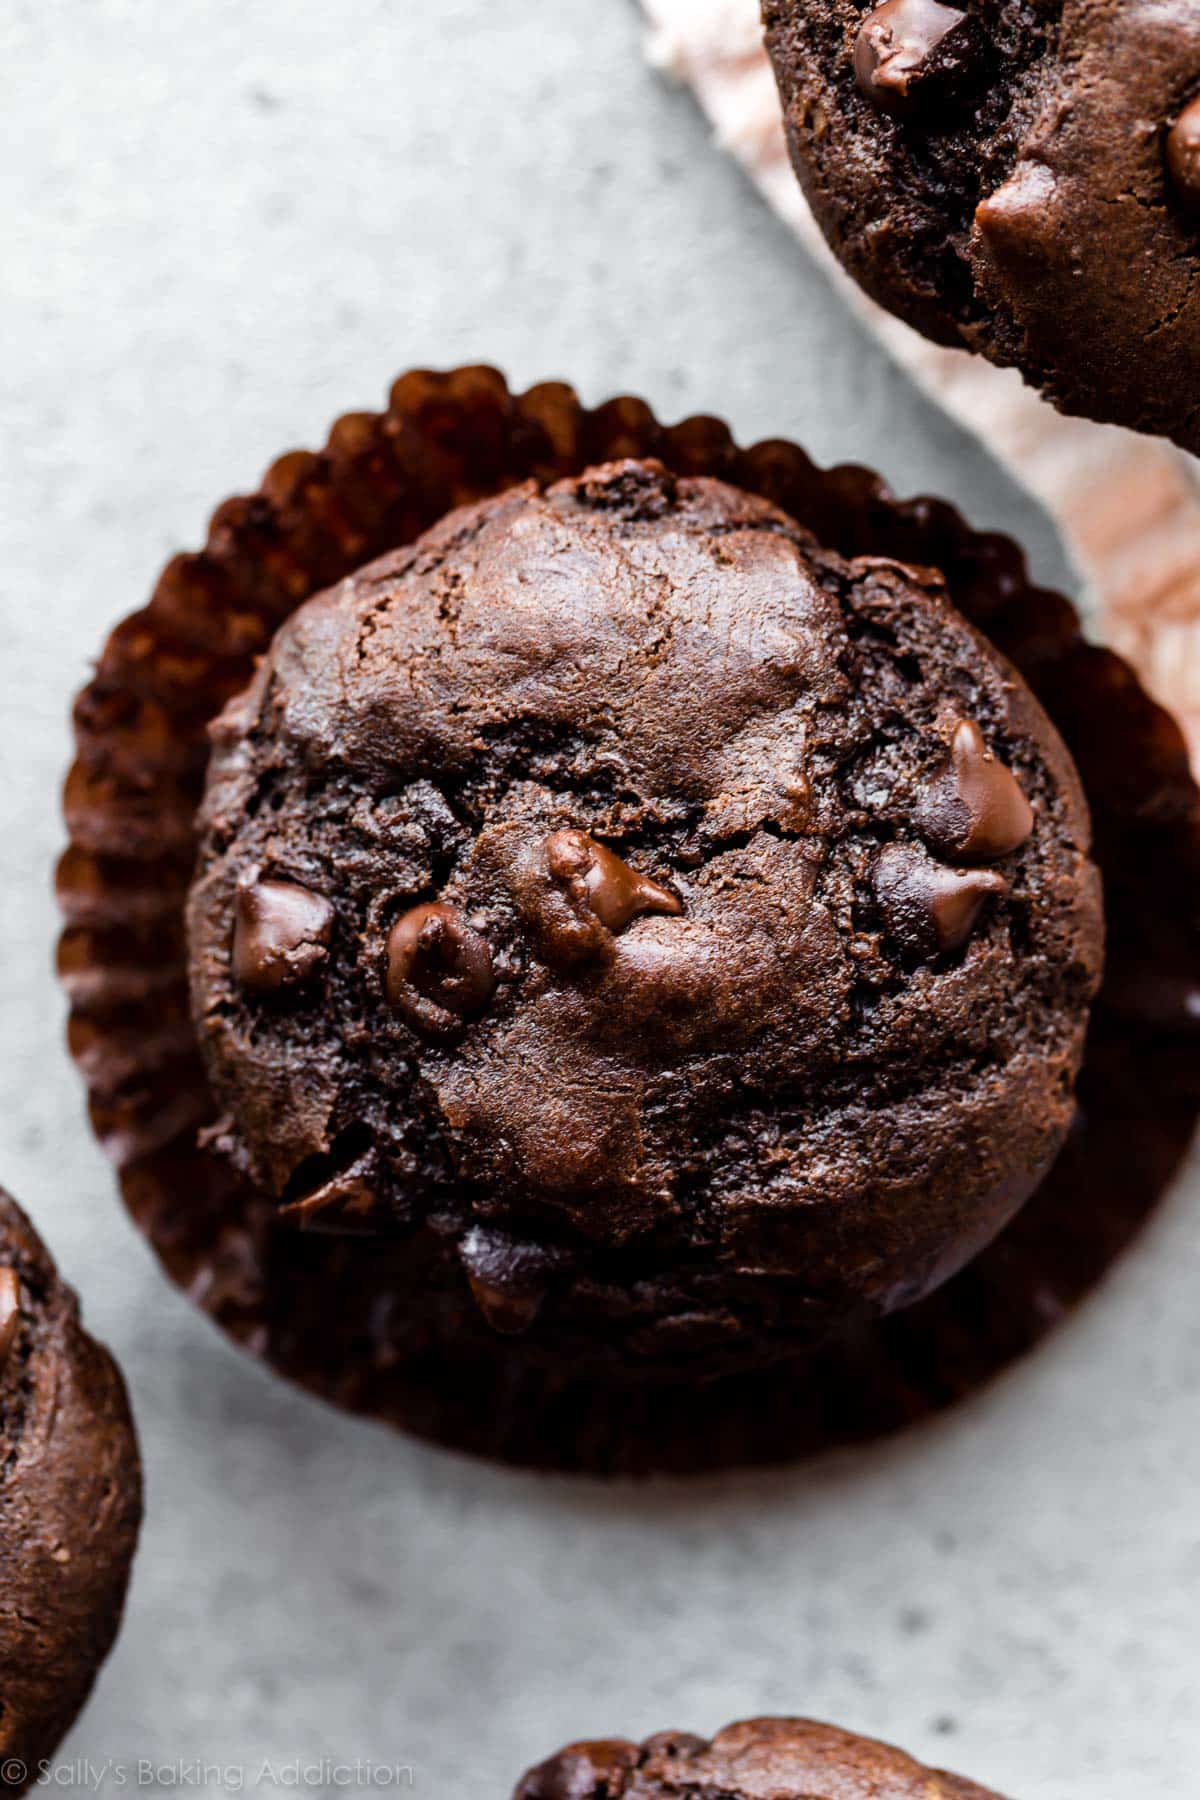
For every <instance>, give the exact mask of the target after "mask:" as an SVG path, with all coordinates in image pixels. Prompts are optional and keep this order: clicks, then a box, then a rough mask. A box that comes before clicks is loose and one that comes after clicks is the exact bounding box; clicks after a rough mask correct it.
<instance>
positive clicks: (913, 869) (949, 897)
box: [874, 844, 1009, 958]
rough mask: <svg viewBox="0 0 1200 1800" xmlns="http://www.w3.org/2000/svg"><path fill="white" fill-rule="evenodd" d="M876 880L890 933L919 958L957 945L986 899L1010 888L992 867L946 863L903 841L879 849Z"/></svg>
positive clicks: (964, 938) (967, 934)
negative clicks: (945, 864)
mask: <svg viewBox="0 0 1200 1800" xmlns="http://www.w3.org/2000/svg"><path fill="white" fill-rule="evenodd" d="M874 885H875V898H876V900H877V901H878V903H879V910H880V911H881V912H882V914H883V917H884V922H885V924H886V926H887V929H888V932H889V934H890V935H891V937H892V938H893V939H894V940H895V942H896V944H897V945H898V946H899V947H900V949H901V950H903V951H905V952H906V953H907V954H908V955H910V956H916V957H919V958H926V957H930V956H936V955H939V954H942V955H944V954H945V953H946V952H948V951H951V950H961V949H962V947H963V945H964V944H965V943H966V942H967V940H968V938H969V937H970V936H971V933H972V932H973V931H974V929H975V925H976V922H977V920H978V918H979V915H980V913H981V912H982V910H983V907H984V905H985V903H986V902H987V900H988V899H989V898H990V897H991V896H992V895H997V896H999V897H1003V896H1004V895H1006V894H1007V893H1008V891H1009V887H1008V882H1007V881H1006V880H1005V878H1004V876H1003V875H999V874H997V873H996V872H995V871H994V870H992V869H948V868H946V867H945V866H944V864H942V863H936V862H934V861H932V859H931V858H930V857H928V856H926V855H925V854H924V853H923V852H922V851H920V850H915V849H911V848H907V847H906V846H904V845H902V844H890V845H889V846H888V848H887V849H886V850H884V851H882V852H881V854H880V856H879V859H878V861H877V862H876V864H875V878H874Z"/></svg>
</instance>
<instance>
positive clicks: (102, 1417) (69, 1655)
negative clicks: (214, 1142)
mask: <svg viewBox="0 0 1200 1800" xmlns="http://www.w3.org/2000/svg"><path fill="white" fill-rule="evenodd" d="M140 1519H141V1466H140V1462H139V1458H138V1449H137V1441H136V1439H135V1437H134V1432H133V1424H132V1421H131V1419H130V1416H129V1406H128V1402H127V1400H126V1397H125V1388H124V1384H123V1382H122V1380H121V1377H120V1374H119V1373H118V1371H117V1368H116V1366H115V1364H114V1363H113V1361H112V1359H111V1358H110V1357H109V1355H108V1353H107V1351H105V1350H104V1349H102V1348H101V1346H100V1345H99V1344H96V1343H95V1342H93V1340H92V1339H91V1338H89V1337H88V1336H87V1335H86V1333H85V1332H84V1331H83V1330H82V1328H81V1326H80V1323H79V1308H78V1305H77V1303H76V1300H75V1296H74V1294H73V1293H72V1292H71V1290H70V1288H68V1287H66V1286H65V1285H64V1284H63V1282H61V1281H60V1280H59V1277H58V1274H57V1272H56V1270H55V1268H54V1264H53V1263H52V1261H51V1260H50V1257H49V1255H48V1253H47V1251H46V1249H45V1247H44V1245H43V1244H42V1243H41V1241H40V1240H39V1238H38V1237H37V1235H36V1233H35V1232H34V1230H33V1227H32V1226H31V1225H30V1223H29V1220H28V1219H27V1218H26V1217H25V1215H24V1214H23V1213H22V1212H21V1210H20V1208H19V1207H18V1206H17V1205H16V1204H15V1202H14V1201H13V1200H11V1199H10V1198H9V1196H8V1195H7V1194H6V1193H4V1192H3V1190H0V1670H2V1671H3V1704H0V1769H3V1770H5V1771H7V1768H9V1767H12V1766H13V1765H14V1764H18V1763H23V1764H24V1765H25V1766H26V1771H27V1775H28V1778H29V1780H30V1781H32V1779H33V1777H34V1775H35V1774H36V1770H37V1764H38V1762H39V1761H41V1760H42V1759H43V1758H45V1757H47V1756H49V1755H50V1753H51V1752H52V1751H53V1749H54V1748H55V1746H56V1744H57V1743H58V1741H59V1739H60V1738H61V1737H62V1735H63V1733H64V1732H65V1731H66V1729H67V1727H68V1726H69V1725H70V1724H71V1721H72V1720H73V1719H74V1717H75V1714H76V1713H77V1712H78V1710H79V1708H80V1707H81V1706H82V1704H83V1702H84V1700H85V1698H86V1696H87V1693H88V1690H89V1689H90V1687H91V1685H92V1681H93V1679H94V1677H95V1675H96V1672H97V1670H98V1669H99V1667H100V1664H101V1663H102V1661H103V1660H104V1657H105V1656H106V1655H107V1653H108V1650H109V1647H110V1645H111V1643H112V1640H113V1637H114V1635H115V1633H116V1629H117V1625H118V1623H119V1620H120V1617H121V1608H122V1605H123V1603H124V1598H125V1587H126V1583H127V1581H128V1578H129V1568H130V1563H131V1561H132V1558H133V1551H134V1546H135V1544H136V1541H137V1532H138V1525H139V1522H140ZM22 1785H23V1783H22V1782H17V1784H16V1788H17V1789H19V1788H20V1787H21V1786H22ZM0 1787H2V1788H3V1789H4V1791H5V1792H9V1791H15V1790H13V1789H11V1788H10V1787H9V1786H7V1785H5V1781H4V1780H3V1779H0Z"/></svg>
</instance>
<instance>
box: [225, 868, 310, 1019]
mask: <svg viewBox="0 0 1200 1800" xmlns="http://www.w3.org/2000/svg"><path fill="white" fill-rule="evenodd" d="M332 931H333V908H332V906H331V905H330V904H329V901H328V900H326V899H324V898H323V897H322V896H321V895H320V894H314V893H312V892H311V891H310V890H309V889H308V888H306V887H301V886H299V884H298V883H296V882H292V881H252V882H248V883H247V884H246V885H245V886H244V887H239V889H238V893H237V902H236V915H235V920H234V927H233V972H234V974H235V976H236V977H237V979H238V980H239V981H240V982H241V983H242V986H243V987H248V988H253V989H254V990H255V991H256V992H258V993H262V994H270V993H277V992H278V991H279V989H280V988H285V987H293V986H298V985H299V984H300V983H302V982H304V981H307V980H308V978H309V976H310V975H312V973H313V971H314V970H315V969H316V968H317V967H318V965H319V964H320V963H321V962H323V961H324V958H325V955H326V952H327V948H328V945H329V939H330V936H331V934H332Z"/></svg>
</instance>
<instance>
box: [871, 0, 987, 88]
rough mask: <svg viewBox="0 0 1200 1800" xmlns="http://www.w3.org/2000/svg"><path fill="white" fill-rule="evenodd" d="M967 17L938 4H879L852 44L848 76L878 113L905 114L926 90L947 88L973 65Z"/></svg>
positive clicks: (901, 0)
mask: <svg viewBox="0 0 1200 1800" xmlns="http://www.w3.org/2000/svg"><path fill="white" fill-rule="evenodd" d="M974 53H975V39H974V36H973V33H972V32H971V30H970V27H969V21H968V19H967V15H966V13H964V12H961V11H960V10H959V8H958V7H956V6H943V5H942V4H941V0H884V4H883V5H882V6H877V7H876V8H875V9H874V11H873V12H870V13H868V14H867V16H866V18H865V19H864V20H863V22H862V24H861V25H860V26H859V28H858V36H857V38H856V39H855V43H854V77H855V80H856V81H857V83H858V86H859V88H860V90H861V91H862V93H864V94H865V95H866V97H867V99H868V100H870V101H871V102H872V103H873V104H874V105H875V106H878V107H879V108H880V109H881V110H882V111H884V112H890V113H897V114H903V113H909V112H912V111H914V110H916V108H917V107H918V105H919V104H920V102H921V101H922V100H923V99H924V98H925V97H926V92H927V90H928V91H930V92H931V91H932V90H933V89H934V88H935V87H937V88H943V87H944V86H947V85H949V84H951V83H952V82H953V80H954V78H955V77H956V76H959V75H962V74H964V73H965V72H966V71H967V70H968V68H969V67H970V65H971V64H972V63H973V61H974Z"/></svg>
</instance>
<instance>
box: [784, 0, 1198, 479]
mask: <svg viewBox="0 0 1200 1800" xmlns="http://www.w3.org/2000/svg"><path fill="white" fill-rule="evenodd" d="M764 14H765V18H766V23H767V43H768V47H769V49H770V53H771V58H772V61H773V63H774V66H775V71H776V74H777V76H778V79H779V85H780V90H781V93H782V96H783V101H784V111H785V116H786V122H787V129H788V137H789V144H790V147H791V151H792V156H793V160H794V162H795V164H796V168H797V172H798V173H799V175H800V177H801V180H802V181H803V183H804V186H805V188H806V191H807V193H808V196H809V199H810V200H811V202H812V204H813V209H814V211H815V213H816V215H817V217H818V219H819V221H820V223H821V225H822V227H823V229H824V231H825V234H826V236H827V237H828V238H829V240H830V242H831V244H832V245H833V247H834V249H835V250H836V251H837V253H838V255H839V256H840V257H841V258H842V260H843V262H845V264H846V265H847V267H848V268H849V269H850V271H851V273H852V274H854V275H855V276H856V277H857V279H858V280H859V281H860V282H861V283H862V285H863V286H864V287H865V288H866V289H867V290H868V292H869V293H871V294H873V295H874V297H875V298H876V299H877V300H879V301H880V302H881V303H882V304H883V305H884V306H887V307H889V308H891V310H892V311H894V312H896V313H898V314H899V315H900V316H901V317H902V318H905V319H907V320H908V321H909V323H910V324H913V325H915V326H916V327H917V328H918V329H919V330H921V331H924V332H926V333H927V334H928V335H929V336H930V337H933V338H935V339H937V340H939V341H941V342H944V343H950V344H963V345H966V346H967V347H968V348H970V349H974V350H978V351H981V352H982V353H983V354H985V355H986V356H989V357H991V358H992V359H993V360H994V361H997V362H1000V363H1005V364H1015V365H1016V366H1018V367H1019V368H1020V369H1021V370H1022V371H1023V373H1024V374H1025V376H1026V378H1027V379H1028V380H1029V381H1031V382H1033V383H1035V384H1036V385H1037V386H1039V387H1041V388H1042V389H1043V390H1044V391H1045V392H1046V393H1047V395H1048V396H1049V397H1050V398H1051V399H1052V400H1054V401H1055V403H1056V404H1057V405H1059V406H1060V407H1062V408H1063V409H1064V410H1065V411H1067V412H1073V413H1083V414H1085V415H1086V416H1088V417H1090V418H1096V419H1108V420H1113V421H1115V422H1117V423H1118V424H1123V425H1128V426H1132V427H1133V428H1134V429H1135V430H1141V431H1148V432H1153V433H1156V434H1161V435H1163V436H1167V437H1173V438H1175V439H1176V440H1177V441H1178V442H1179V443H1181V444H1183V445H1185V446H1186V447H1187V448H1189V449H1191V450H1193V451H1194V450H1197V449H1200V405H1198V404H1197V401H1196V393H1197V389H1198V386H1200V286H1198V284H1197V275H1198V274H1200V8H1197V6H1196V5H1195V0H1038V3H1037V4H1035V5H1031V4H1029V0H959V3H958V4H954V5H949V4H944V3H943V0H884V4H882V5H873V4H872V3H871V0H766V3H765V6H764Z"/></svg>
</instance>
